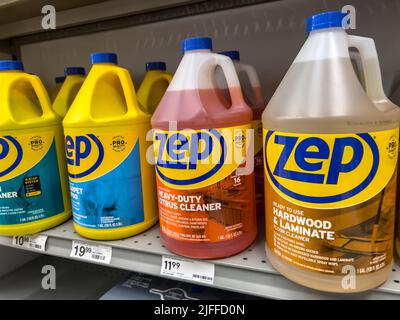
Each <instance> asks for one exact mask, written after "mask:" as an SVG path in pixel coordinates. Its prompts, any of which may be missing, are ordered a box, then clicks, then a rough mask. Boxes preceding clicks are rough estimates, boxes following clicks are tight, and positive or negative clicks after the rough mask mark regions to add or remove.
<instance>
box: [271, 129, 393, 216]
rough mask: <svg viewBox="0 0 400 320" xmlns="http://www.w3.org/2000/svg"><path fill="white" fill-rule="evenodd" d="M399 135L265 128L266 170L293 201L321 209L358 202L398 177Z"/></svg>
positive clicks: (276, 189) (384, 132) (279, 189)
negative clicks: (281, 130)
mask: <svg viewBox="0 0 400 320" xmlns="http://www.w3.org/2000/svg"><path fill="white" fill-rule="evenodd" d="M397 135H398V131H397V133H396V132H395V130H389V131H380V132H373V133H361V134H318V135H312V134H292V133H281V132H274V131H267V130H265V129H264V138H265V142H264V159H265V161H264V165H265V174H266V175H267V178H268V181H269V183H270V185H271V186H272V188H273V189H274V190H275V191H276V192H277V193H278V194H279V195H281V196H282V197H283V198H285V199H286V200H288V201H290V202H292V203H295V204H298V205H301V206H304V207H311V208H319V209H329V208H341V207H347V206H351V205H355V204H358V203H361V202H364V201H366V200H368V199H370V198H372V197H374V196H375V195H377V194H378V193H379V192H381V191H382V189H383V188H384V187H385V186H386V185H387V183H388V182H389V180H390V178H391V177H392V176H393V174H394V171H395V168H396V162H397ZM394 137H396V141H395V146H396V150H395V151H393V139H394ZM388 150H390V151H388Z"/></svg>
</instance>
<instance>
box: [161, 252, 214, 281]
mask: <svg viewBox="0 0 400 320" xmlns="http://www.w3.org/2000/svg"><path fill="white" fill-rule="evenodd" d="M160 274H161V275H167V276H171V277H174V278H179V279H185V280H192V281H197V282H202V283H207V284H213V283H214V274H215V265H214V264H213V263H210V262H204V261H197V260H190V259H183V258H178V257H168V256H163V257H162V262H161V272H160Z"/></svg>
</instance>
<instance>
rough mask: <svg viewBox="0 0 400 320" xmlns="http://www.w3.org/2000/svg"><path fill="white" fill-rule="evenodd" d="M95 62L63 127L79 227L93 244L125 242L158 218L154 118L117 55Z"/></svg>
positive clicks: (106, 55)
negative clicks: (151, 155)
mask: <svg viewBox="0 0 400 320" xmlns="http://www.w3.org/2000/svg"><path fill="white" fill-rule="evenodd" d="M91 59H92V63H93V67H92V69H91V70H90V72H89V74H88V76H87V78H86V80H85V82H84V83H83V86H82V87H81V90H80V91H79V93H78V95H77V96H76V98H75V100H74V102H73V103H72V106H71V108H70V110H69V111H68V113H67V115H66V117H65V118H64V122H63V124H64V134H65V143H66V154H67V165H68V175H69V181H70V191H71V199H72V211H73V216H74V226H75V229H76V231H77V232H78V233H79V234H81V235H82V236H84V237H87V238H90V239H99V240H112V239H120V238H126V237H129V236H133V235H135V234H137V233H139V232H142V231H144V230H146V229H147V228H149V227H151V226H152V225H153V224H155V223H156V222H157V219H158V215H157V200H156V193H155V178H154V168H153V167H152V166H151V165H150V164H149V162H147V161H146V149H147V148H148V146H149V145H150V142H147V141H146V134H147V132H148V131H149V129H150V117H149V116H148V115H146V114H145V113H144V112H143V111H141V110H140V108H139V105H138V103H137V100H136V94H135V91H134V88H133V84H132V79H131V77H130V75H129V71H128V70H126V69H124V68H121V67H119V66H117V56H116V55H115V54H114V53H94V54H92V56H91Z"/></svg>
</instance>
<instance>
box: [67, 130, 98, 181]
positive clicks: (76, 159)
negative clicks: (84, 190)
mask: <svg viewBox="0 0 400 320" xmlns="http://www.w3.org/2000/svg"><path fill="white" fill-rule="evenodd" d="M65 151H66V157H67V164H68V175H69V176H70V178H74V179H80V178H84V177H86V176H88V175H90V174H91V173H93V172H94V171H95V170H96V169H97V168H98V167H99V166H100V165H101V163H102V162H103V159H104V148H103V145H102V144H101V142H100V140H99V139H98V138H97V137H96V136H95V135H94V134H85V135H77V136H72V135H66V137H65Z"/></svg>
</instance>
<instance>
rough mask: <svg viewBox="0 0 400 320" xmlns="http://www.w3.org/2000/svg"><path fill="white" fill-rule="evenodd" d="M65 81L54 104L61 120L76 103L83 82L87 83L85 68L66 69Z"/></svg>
mask: <svg viewBox="0 0 400 320" xmlns="http://www.w3.org/2000/svg"><path fill="white" fill-rule="evenodd" d="M64 73H65V81H64V82H63V84H62V86H61V89H60V91H59V93H58V94H57V96H56V98H55V100H54V102H53V106H52V107H53V110H54V112H55V113H57V114H58V115H59V116H60V117H61V118H64V117H65V115H66V114H67V112H68V110H69V107H70V106H71V104H72V102H73V101H74V99H75V97H76V95H77V94H78V91H79V89H80V88H81V86H82V84H83V81H85V68H82V67H66V68H65V71H64Z"/></svg>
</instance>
